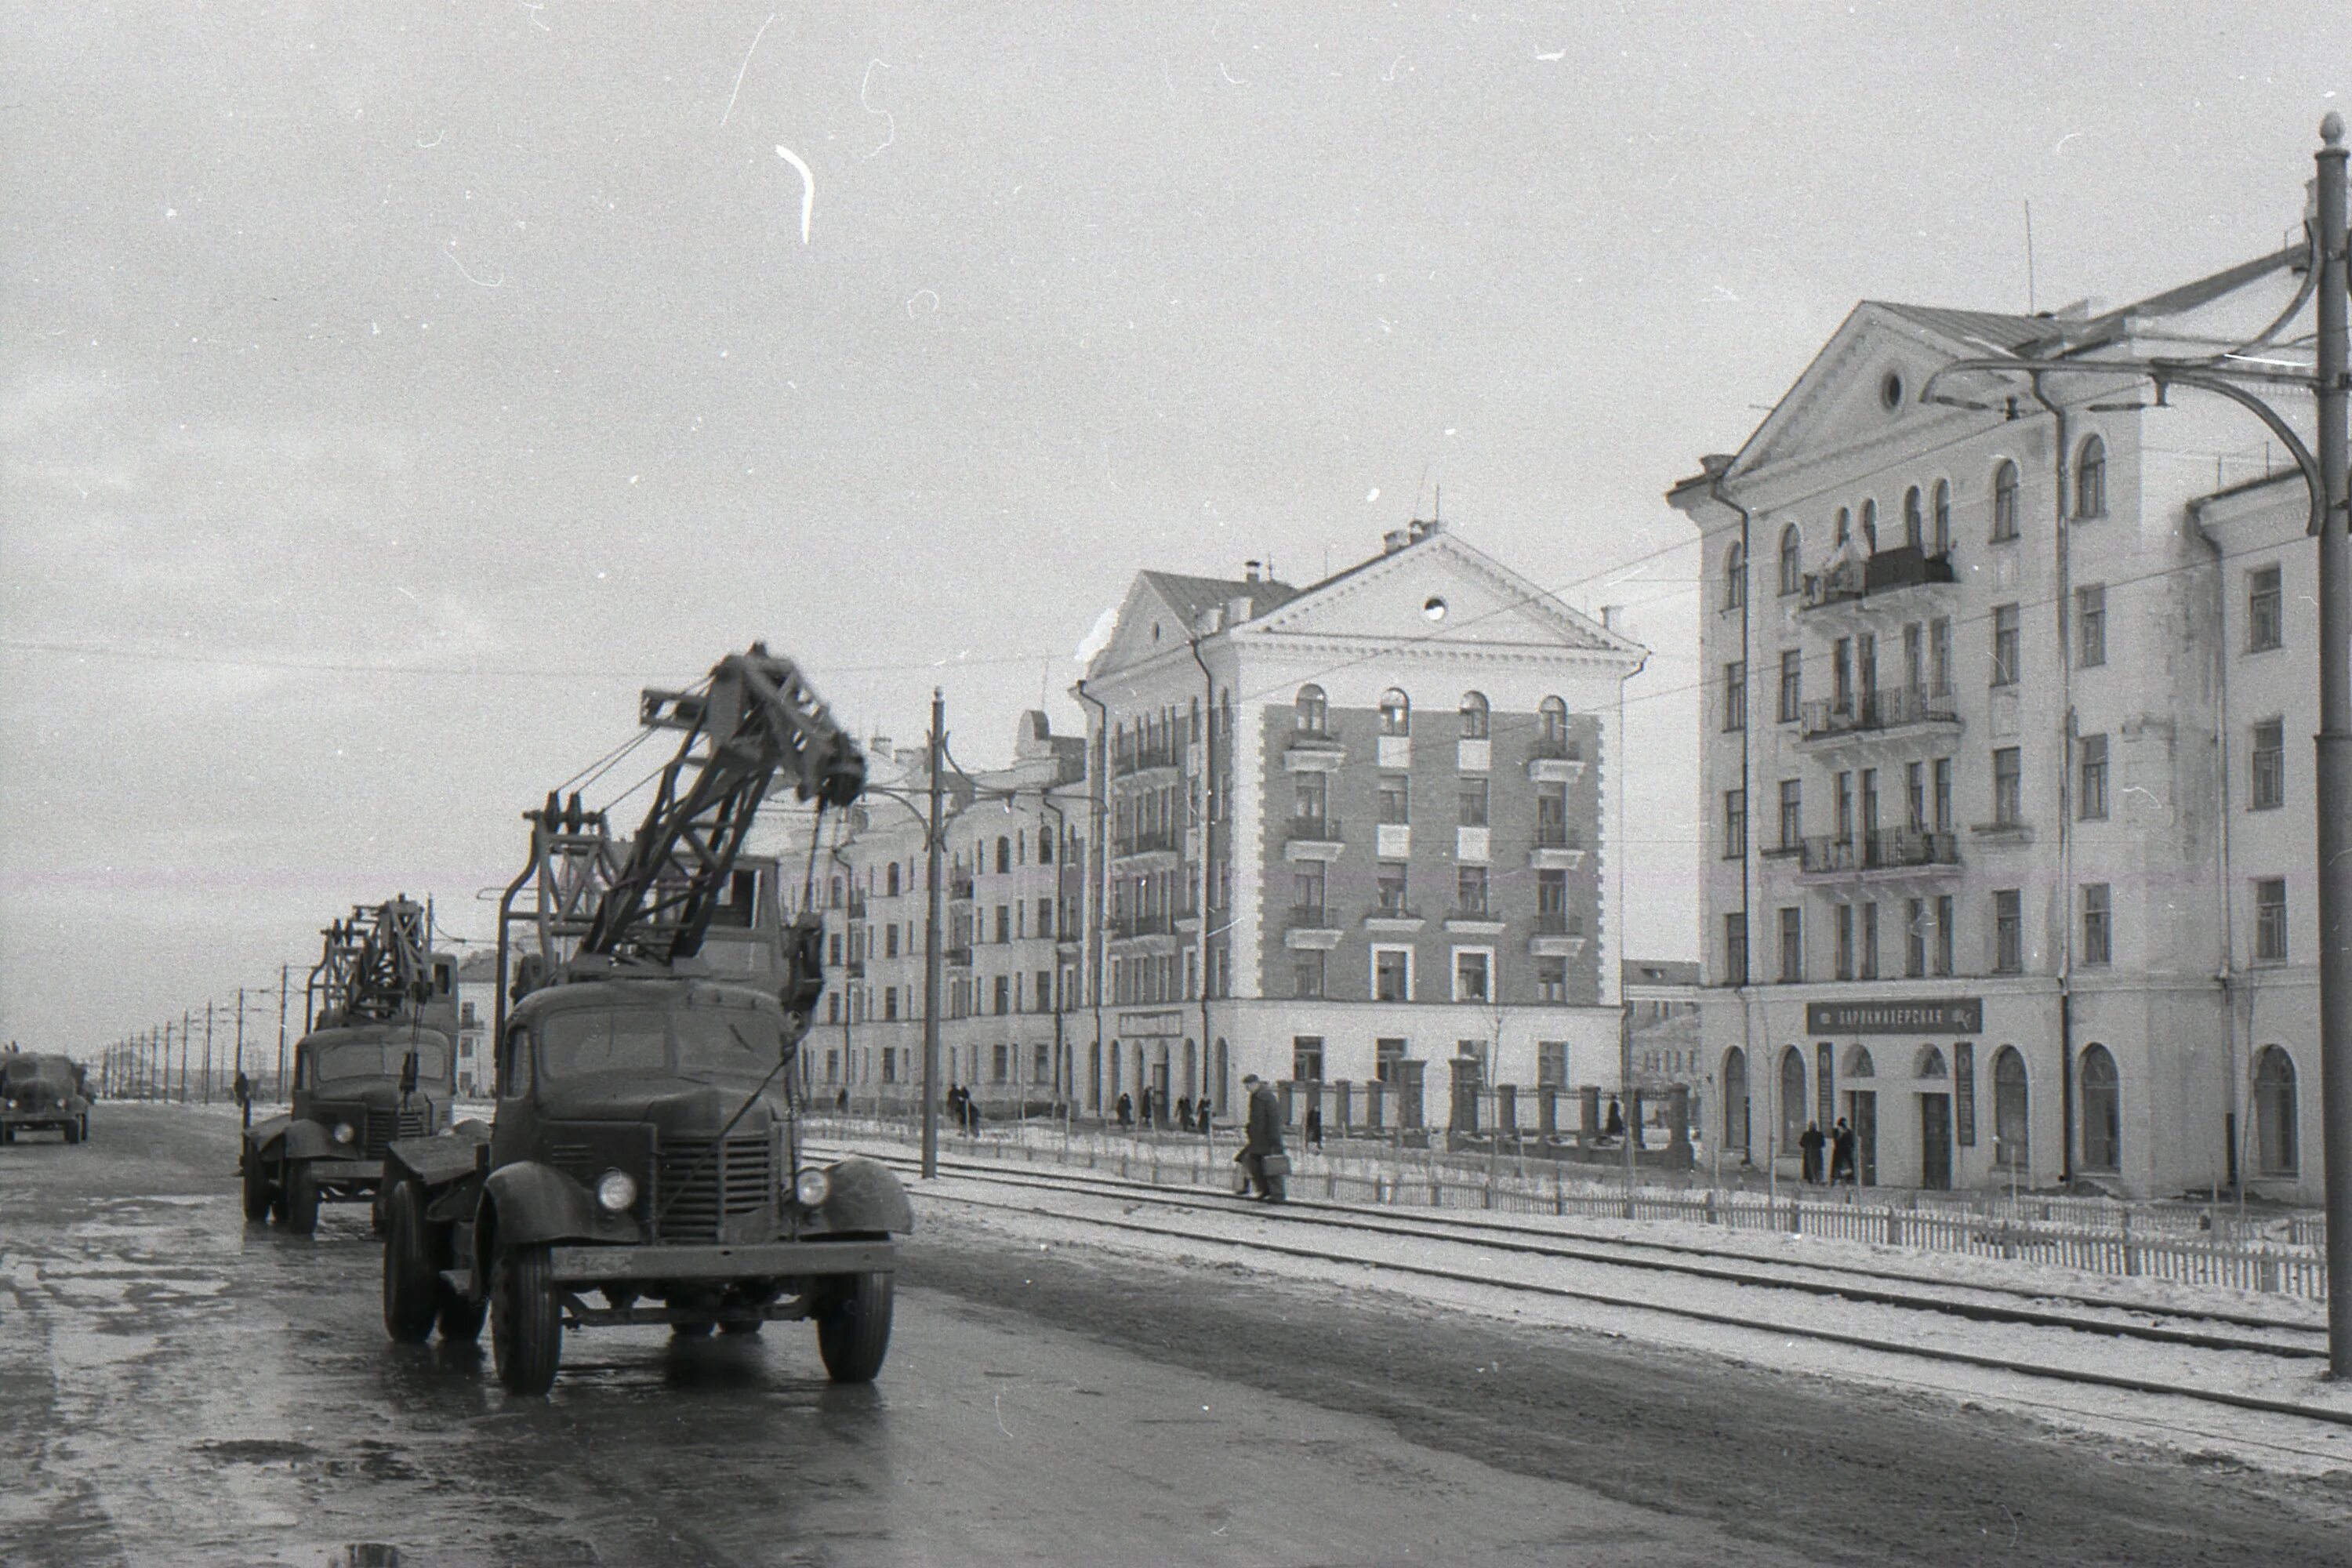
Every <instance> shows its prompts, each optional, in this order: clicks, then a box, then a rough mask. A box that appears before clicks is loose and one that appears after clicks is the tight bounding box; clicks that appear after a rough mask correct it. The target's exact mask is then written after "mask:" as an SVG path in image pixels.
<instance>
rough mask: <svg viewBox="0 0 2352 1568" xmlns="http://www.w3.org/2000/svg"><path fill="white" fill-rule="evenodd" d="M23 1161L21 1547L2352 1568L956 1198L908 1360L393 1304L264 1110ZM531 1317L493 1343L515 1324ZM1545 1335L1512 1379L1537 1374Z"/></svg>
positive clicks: (1801, 1408) (2093, 1451)
mask: <svg viewBox="0 0 2352 1568" xmlns="http://www.w3.org/2000/svg"><path fill="white" fill-rule="evenodd" d="M92 1121H93V1131H94V1135H95V1137H96V1139H97V1142H95V1143H94V1144H93V1145H91V1146H89V1147H88V1148H82V1149H73V1150H68V1149H66V1148H64V1147H62V1146H61V1145H59V1144H58V1143H56V1142H34V1143H27V1144H21V1145H18V1146H16V1147H14V1148H9V1149H5V1150H0V1563H7V1564H9V1565H11V1568H13V1565H15V1564H18V1563H23V1564H28V1565H29V1564H44V1565H46V1564H84V1563H379V1564H381V1563H394V1562H397V1563H402V1564H409V1565H414V1564H421V1563H809V1564H818V1563H840V1564H856V1563H942V1564H946V1563H1410V1562H1424V1563H1473V1562H1475V1563H1724V1562H1738V1563H1763V1564H1770V1563H1815V1562H1831V1561H1836V1562H1853V1563H1876V1562H1923V1563H1979V1562H1981V1563H2021V1562H2032V1563H2094V1562H2096V1563H2245V1562H2262V1563H2343V1562H2346V1561H2347V1559H2352V1550H2347V1544H2346V1543H2347V1542H2352V1534H2348V1533H2347V1521H2348V1520H2352V1487H2347V1485H2346V1484H2344V1483H2343V1482H2341V1481H2337V1482H2329V1481H2320V1482H2292V1483H2291V1482H2286V1481H2282V1480H2279V1479H2276V1478H2269V1477H2263V1476H2257V1475H2254V1474H2252V1473H2251V1472H2231V1471H2227V1470H2225V1469H2223V1468H2217V1467H2213V1466H2210V1465H2206V1466H2199V1465H2183V1464H2181V1463H2179V1462H2178V1461H2168V1460H2160V1459H2154V1458H2149V1457H2147V1456H2146V1455H2143V1454H2139V1453H2136V1452H2123V1451H2117V1450H2116V1449H2115V1448H2113V1447H2112V1446H2102V1445H2097V1444H2094V1443H2090V1442H2087V1441H2084V1440H2080V1439H2057V1438H2053V1437H2051V1436H2047V1435H2046V1434H2043V1433H2041V1432H2040V1431H2038V1430H2037V1429H2035V1428H2033V1427H2032V1426H2029V1425H2028V1424H2027V1423H2024V1422H2022V1421H2021V1420H2018V1419H2017V1418H2015V1417H2011V1416H1997V1415H1990V1414H1989V1413H1985V1412H1972V1413H1971V1412H1961V1411H1956V1410H1954V1409H1952V1408H1951V1407H1950V1406H1949V1405H1948V1402H1939V1401H1935V1400H1926V1399H1920V1398H1916V1397H1906V1396H1904V1395H1901V1394H1894V1393H1885V1394H1882V1393H1880V1392H1878V1391H1874V1390H1859V1391H1857V1390H1854V1389H1852V1388H1843V1389H1841V1388H1837V1387H1832V1386H1828V1385H1823V1384H1816V1383H1813V1382H1811V1381H1808V1380H1802V1379H1794V1378H1788V1377H1783V1376H1780V1375H1778V1374H1775V1373H1770V1372H1769V1371H1768V1370H1762V1369H1756V1368H1750V1367H1742V1366H1735V1365H1730V1364H1727V1363H1721V1362H1717V1361H1713V1360H1710V1359H1708V1358H1704V1357H1699V1356H1696V1355H1689V1354H1677V1353H1669V1352H1659V1351H1657V1350H1655V1349H1648V1348H1644V1347H1641V1346H1637V1345H1630V1344H1622V1343H1615V1342H1609V1341H1607V1340H1605V1339H1602V1338H1600V1337H1598V1336H1563V1335H1560V1334H1559V1333H1557V1332H1551V1333H1541V1332H1538V1331H1532V1330H1528V1329H1523V1328H1518V1327H1515V1326H1513V1325H1509V1324H1503V1323H1494V1322H1486V1321H1461V1320H1457V1319H1454V1318H1452V1317H1449V1316H1447V1315H1445V1314H1442V1313H1439V1312H1437V1311H1435V1310H1431V1309H1427V1308H1423V1307H1420V1306H1416V1305H1415V1304H1412V1303H1410V1302H1399V1301H1396V1300H1386V1299H1382V1298H1380V1297H1366V1296H1363V1295H1362V1294H1361V1293H1356V1294H1354V1295H1351V1296H1348V1297H1344V1298H1343V1297H1340V1296H1339V1295H1338V1294H1337V1293H1335V1292H1332V1291H1330V1290H1328V1289H1320V1288H1315V1287H1309V1286H1305V1285H1301V1284H1297V1283H1293V1284H1288V1285H1273V1284H1269V1283H1268V1282H1266V1281H1265V1280H1264V1279H1260V1278H1258V1277H1255V1276H1253V1275H1250V1274H1247V1273H1244V1271H1242V1270H1239V1269H1235V1268H1215V1269H1194V1270H1191V1271H1181V1270H1178V1269H1175V1268H1166V1267H1162V1266H1158V1265H1154V1264H1151V1263H1150V1262H1146V1261H1141V1260H1138V1259H1135V1258H1119V1257H1106V1256H1103V1255H1101V1254H1098V1253H1094V1252H1091V1251H1084V1250H1079V1249H1070V1248H1061V1249H1055V1250H1052V1251H1048V1252H1042V1253H1041V1252H1037V1251H1035V1250H1034V1247H1033V1246H1032V1245H1030V1244H1024V1243H1017V1242H1014V1241H1013V1240H1012V1239H1010V1238H1009V1237H1006V1236H1003V1235H1001V1234H995V1233H992V1232H989V1231H986V1230H981V1229H975V1228H973V1221H972V1220H971V1217H970V1216H969V1215H962V1214H959V1213H957V1212H956V1211H955V1210H953V1209H952V1208H950V1207H947V1206H944V1205H919V1206H920V1208H921V1209H922V1211H923V1212H924V1218H925V1227H926V1228H925V1229H924V1231H923V1233H922V1234H921V1235H920V1236H919V1237H918V1239H917V1240H916V1242H915V1243H914V1244H913V1246H912V1247H910V1249H909V1253H908V1258H907V1267H906V1270H905V1272H904V1273H903V1274H902V1276H901V1280H900V1292H899V1298H898V1322H897V1330H896V1333H895V1335H894V1341H893V1345H892V1351H891V1356H890V1361H889V1364H888V1365H887V1367H886V1368H885V1369H884V1372H883V1374H882V1378H881V1381H880V1382H879V1384H877V1385H876V1386H874V1387H871V1388H863V1389H854V1388H835V1387H833V1386H831V1385H830V1384H827V1383H826V1382H825V1381H824V1375H823V1373H822V1370H821V1368H820V1367H819V1364H818V1362H817V1358H816V1353H815V1345H814V1335H813V1331H810V1330H808V1329H806V1328H805V1327H804V1326H803V1325H797V1324H776V1325H772V1326H771V1327H770V1329H769V1331H768V1332H767V1334H766V1335H764V1336H762V1338H761V1340H759V1341H718V1340H714V1341H689V1342H677V1343H673V1342H671V1341H670V1340H669V1339H668V1338H667V1333H666V1331H662V1330H659V1329H628V1330H604V1331H590V1332H587V1333H583V1334H576V1335H573V1336H572V1337H571V1338H570V1339H569V1340H568V1341H567V1344H566V1359H565V1365H564V1369H563V1373H562V1378H561V1379H560V1380H559V1382H558V1384H557V1385H556V1390H555V1393H554V1394H553V1395H552V1396H551V1397H550V1398H547V1399H514V1398H510V1397H509V1396H508V1395H506V1394H503V1393H502V1392H501V1391H499V1388H498V1385H497V1383H496V1380H495V1378H494V1377H493V1376H492V1375H491V1373H490V1371H489V1368H488V1364H487V1357H486V1355H485V1354H484V1353H483V1352H482V1351H468V1352H451V1351H449V1350H448V1349H446V1347H442V1346H439V1345H435V1346H432V1347H425V1348H414V1347H404V1346H398V1345H394V1344H393V1343H391V1342H389V1341H388V1340H387V1339H386V1338H385V1337H384V1334H383V1329H382V1326H381V1323H380V1321H379V1320H378V1316H377V1298H376V1286H377V1266H378V1257H379V1255H378V1252H377V1248H376V1247H375V1245H374V1243H373V1239H372V1238H371V1237H369V1235H368V1232H367V1223H366V1216H365V1212H364V1210H363V1209H360V1208H356V1207H342V1208H334V1209H330V1210H329V1211H328V1216H327V1218H326V1219H325V1220H324V1221H323V1222H322V1224H321V1226H320V1236H319V1237H317V1238H316V1239H315V1240H309V1241H304V1240H297V1239H295V1238H292V1237H287V1236H284V1235H282V1234H280V1233H278V1232H275V1231H271V1230H268V1229H265V1228H262V1227H257V1226H246V1225H245V1224H244V1222H243V1221H242V1219H241V1218H240V1217H239V1215H238V1214H237V1210H236V1199H235V1193H234V1181H233V1177H232V1167H233V1163H234V1153H233V1151H234V1137H235V1123H234V1121H233V1120H232V1119H231V1118H229V1117H227V1116H226V1115H223V1114H219V1113H213V1114H210V1115H207V1114H205V1113H203V1112H200V1111H193V1110H190V1111H183V1110H163V1109H154V1108H146V1107H140V1106H130V1105H110V1104H109V1105H101V1106H100V1107H99V1109H98V1112H97V1113H95V1114H94V1115H93V1118H92ZM486 1349H487V1346H485V1347H484V1350H486ZM1506 1364H1507V1365H1508V1367H1509V1369H1510V1375H1508V1376H1507V1377H1498V1376H1493V1375H1483V1374H1486V1373H1500V1372H1502V1370H1503V1368H1504V1366H1505V1365H1506Z"/></svg>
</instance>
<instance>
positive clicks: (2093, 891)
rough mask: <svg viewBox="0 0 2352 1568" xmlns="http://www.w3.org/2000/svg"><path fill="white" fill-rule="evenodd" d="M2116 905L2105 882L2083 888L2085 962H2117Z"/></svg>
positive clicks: (2089, 884) (2085, 885)
mask: <svg viewBox="0 0 2352 1568" xmlns="http://www.w3.org/2000/svg"><path fill="white" fill-rule="evenodd" d="M2115 938H2116V931H2115V905H2114V901H2113V900H2112V898H2111V896H2110V895H2109V892H2108V889H2107V884H2106V883H2105V882H2090V883H2086V884H2084V888H2083V962H2084V963H2086V964H2093V963H2113V962H2115Z"/></svg>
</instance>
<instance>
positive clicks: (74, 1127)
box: [58, 1121, 81, 1147]
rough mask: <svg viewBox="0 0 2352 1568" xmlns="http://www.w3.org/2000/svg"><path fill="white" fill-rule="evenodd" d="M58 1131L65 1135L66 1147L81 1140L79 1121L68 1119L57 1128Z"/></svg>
mask: <svg viewBox="0 0 2352 1568" xmlns="http://www.w3.org/2000/svg"><path fill="white" fill-rule="evenodd" d="M58 1131H60V1132H63V1133H64V1134H65V1135H66V1143H67V1146H68V1147H71V1146H72V1145H74V1144H76V1143H79V1142H81V1126H80V1124H79V1122H73V1121H68V1122H67V1123H66V1124H65V1125H64V1126H63V1127H60V1128H59V1129H58Z"/></svg>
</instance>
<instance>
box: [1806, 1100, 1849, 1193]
mask: <svg viewBox="0 0 2352 1568" xmlns="http://www.w3.org/2000/svg"><path fill="white" fill-rule="evenodd" d="M1824 1145H1826V1146H1827V1148H1828V1150H1829V1157H1830V1158H1829V1172H1828V1178H1827V1179H1828V1181H1829V1184H1830V1185H1832V1186H1835V1185H1837V1184H1838V1183H1840V1182H1843V1183H1844V1184H1846V1185H1847V1186H1853V1184H1855V1182H1856V1181H1857V1180H1858V1178H1857V1176H1856V1175H1855V1173H1854V1159H1853V1150H1854V1140H1853V1128H1851V1127H1849V1126H1847V1125H1846V1124H1845V1118H1844V1117H1843V1116H1841V1117H1839V1118H1838V1119H1837V1125H1836V1127H1834V1128H1832V1130H1831V1131H1830V1132H1829V1133H1828V1134H1827V1135H1826V1136H1825V1135H1823V1133H1822V1124H1821V1123H1820V1122H1818V1121H1808V1122H1806V1123H1805V1131H1804V1132H1803V1134H1802V1135H1801V1137H1799V1138H1798V1140H1797V1152H1798V1153H1799V1154H1800V1155H1801V1163H1802V1166H1803V1171H1804V1180H1805V1184H1806V1185H1808V1186H1819V1185H1820V1184H1821V1183H1822V1179H1823V1177H1822V1148H1823V1146H1824Z"/></svg>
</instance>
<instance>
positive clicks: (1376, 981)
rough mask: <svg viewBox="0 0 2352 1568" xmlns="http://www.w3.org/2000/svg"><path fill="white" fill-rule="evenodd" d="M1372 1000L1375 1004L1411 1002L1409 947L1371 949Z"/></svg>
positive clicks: (1410, 956)
mask: <svg viewBox="0 0 2352 1568" xmlns="http://www.w3.org/2000/svg"><path fill="white" fill-rule="evenodd" d="M1372 1000H1373V1001H1375V1002H1410V1001H1412V949H1411V948H1409V947H1376V948H1374V949H1372Z"/></svg>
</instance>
